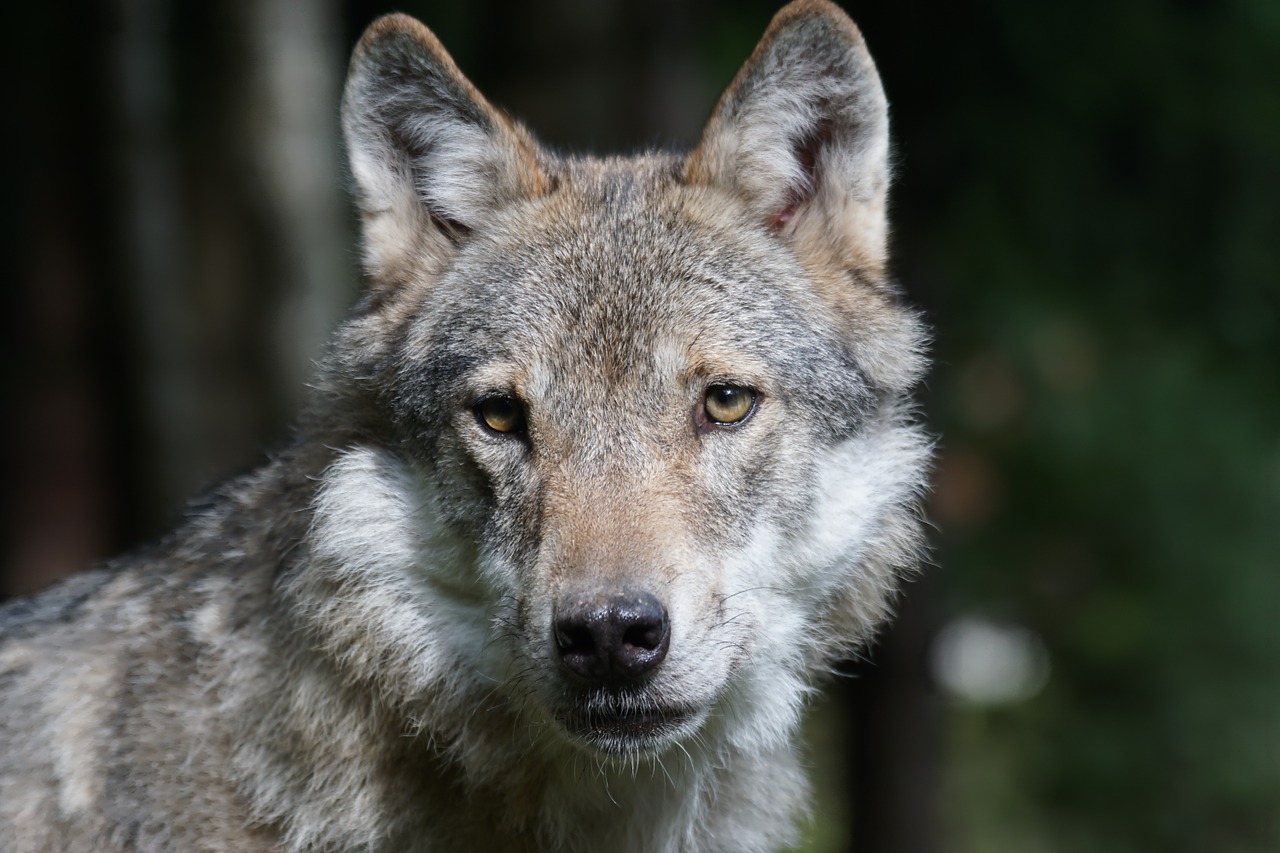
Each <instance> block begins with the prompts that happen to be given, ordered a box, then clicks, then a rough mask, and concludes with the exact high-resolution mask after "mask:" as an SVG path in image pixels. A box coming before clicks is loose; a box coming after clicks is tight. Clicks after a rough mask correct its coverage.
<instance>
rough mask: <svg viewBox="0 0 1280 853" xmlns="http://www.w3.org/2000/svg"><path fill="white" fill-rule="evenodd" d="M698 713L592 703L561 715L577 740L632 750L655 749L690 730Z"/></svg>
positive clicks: (608, 748) (686, 709) (613, 749)
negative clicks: (589, 705)
mask: <svg viewBox="0 0 1280 853" xmlns="http://www.w3.org/2000/svg"><path fill="white" fill-rule="evenodd" d="M700 717H701V715H700V714H699V712H698V710H697V709H695V708H689V707H679V706H676V707H664V706H659V705H650V704H645V705H634V704H631V703H628V704H625V705H624V704H622V703H617V702H612V703H608V704H604V703H601V704H599V705H597V704H596V703H591V707H587V708H582V709H580V710H578V711H576V712H574V713H570V714H568V715H566V716H564V717H563V718H562V722H563V724H564V727H565V728H566V729H567V730H568V731H569V733H570V734H572V735H573V736H574V737H576V738H577V739H579V740H581V741H583V742H585V743H586V744H588V745H589V746H592V747H595V748H596V749H599V750H601V751H603V752H611V753H619V754H622V753H632V752H642V751H648V750H653V749H658V748H660V747H662V746H665V745H666V744H668V743H670V742H672V741H674V740H676V739H677V738H679V737H680V736H681V735H684V734H687V733H689V732H691V731H692V730H693V729H694V728H695V727H696V726H697V724H698V721H699V718H700Z"/></svg>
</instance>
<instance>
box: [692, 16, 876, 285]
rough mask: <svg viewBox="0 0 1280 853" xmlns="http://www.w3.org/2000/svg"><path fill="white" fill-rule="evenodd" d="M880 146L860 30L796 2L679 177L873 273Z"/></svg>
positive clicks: (872, 71)
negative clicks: (723, 194)
mask: <svg viewBox="0 0 1280 853" xmlns="http://www.w3.org/2000/svg"><path fill="white" fill-rule="evenodd" d="M888 149H889V120H888V105H887V103H886V101H885V96H884V90H883V89H882V88H881V85H880V76H879V74H877V73H876V68H875V64H874V63H873V62H872V61H871V55H870V54H869V53H867V49H866V47H865V45H864V44H863V41H862V35H861V34H860V33H859V32H858V28H857V27H856V26H855V25H854V23H853V21H851V20H849V17H848V16H847V15H846V14H845V13H844V12H843V11H841V10H840V9H839V8H837V7H836V6H834V5H833V4H831V3H829V2H826V0H796V2H793V3H791V4H789V5H788V6H786V7H784V8H783V9H782V10H781V11H780V12H778V14H777V15H776V16H775V17H774V19H773V22H772V23H771V24H770V25H769V29H768V30H766V31H765V34H764V37H763V38H762V39H761V41H760V44H759V45H758V46H757V47H756V49H755V52H754V53H752V55H751V57H750V58H749V59H748V60H747V62H746V63H745V64H744V65H743V67H742V69H741V70H740V71H739V72H738V74H737V76H736V77H735V78H734V80H733V82H732V83H731V84H730V85H729V88H728V89H727V90H726V91H725V93H724V94H723V95H722V96H721V98H720V102H719V103H718V104H717V105H716V109H715V112H714V113H713V114H712V117H711V120H710V122H709V123H708V124H707V128H706V130H705V131H704V132H703V135H702V141H701V142H700V143H699V145H698V147H697V149H696V150H695V151H694V152H693V154H692V155H690V158H689V160H688V161H687V163H686V166H685V179H686V180H687V181H689V182H691V183H697V184H704V185H709V186H716V187H720V188H722V189H725V190H728V191H730V192H734V193H736V194H738V195H739V196H740V197H742V198H743V199H744V200H745V201H746V203H747V204H748V206H749V208H750V209H751V210H752V211H753V212H754V213H756V214H757V215H758V216H759V217H760V219H761V220H763V221H764V222H765V223H767V225H768V226H769V227H771V228H773V229H774V230H775V231H777V232H778V233H779V234H781V235H782V236H783V237H784V238H785V239H788V240H790V241H791V242H792V243H793V244H794V245H797V247H798V248H800V249H801V250H802V251H805V250H814V251H818V250H821V251H825V252H830V251H832V250H834V251H836V252H837V253H838V255H839V260H840V261H841V262H843V263H847V264H854V265H857V266H859V267H861V268H863V269H864V270H866V271H867V272H870V273H873V274H878V273H880V272H882V271H883V268H884V264H885V249H886V247H885V240H886V224H885V203H886V197H887V192H888V185H889V164H888Z"/></svg>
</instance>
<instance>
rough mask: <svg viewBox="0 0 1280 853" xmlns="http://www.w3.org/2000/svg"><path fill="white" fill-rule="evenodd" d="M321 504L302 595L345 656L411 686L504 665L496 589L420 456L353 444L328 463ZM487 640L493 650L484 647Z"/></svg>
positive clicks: (407, 691)
mask: <svg viewBox="0 0 1280 853" xmlns="http://www.w3.org/2000/svg"><path fill="white" fill-rule="evenodd" d="M312 511H313V522H312V529H311V536H310V540H311V543H312V544H311V548H312V559H313V563H314V565H313V567H312V569H311V570H309V571H307V572H304V573H301V574H300V575H299V576H298V577H296V578H294V579H293V583H294V585H295V587H296V586H299V585H301V586H306V587H308V588H309V589H306V590H303V589H295V591H296V592H298V593H301V594H298V595H296V596H295V598H294V600H295V601H299V602H305V604H302V605H300V609H301V611H302V612H301V615H302V617H303V619H304V621H305V622H306V623H307V624H308V625H309V626H311V627H312V628H313V630H315V631H316V633H317V634H318V635H319V639H320V640H321V643H322V646H323V647H324V648H325V649H326V650H327V651H328V652H329V653H330V654H332V655H333V656H334V657H335V658H336V659H337V660H338V661H339V663H340V664H342V665H343V667H344V668H346V669H348V670H349V671H352V672H359V673H364V674H368V673H374V674H375V675H374V677H375V679H376V680H377V681H378V682H379V683H380V685H381V686H382V687H383V688H384V690H385V691H386V692H387V694H388V695H390V696H398V697H401V698H411V697H415V696H421V695H422V694H423V693H424V692H426V691H427V690H431V691H432V692H437V691H439V690H440V688H441V687H444V688H446V690H447V692H456V691H458V690H461V689H464V688H465V686H466V682H468V681H474V680H476V679H480V680H483V681H488V680H489V679H492V678H494V677H496V675H497V670H498V668H499V667H500V663H499V662H498V661H496V660H493V659H492V658H494V657H495V656H496V650H493V649H491V646H492V645H493V644H491V643H489V642H488V640H489V637H490V628H491V625H492V613H491V610H492V605H491V603H490V602H491V601H492V600H493V595H492V593H491V592H490V591H488V590H486V589H485V588H483V586H482V584H481V582H480V579H479V577H478V575H477V573H476V570H475V566H476V560H477V558H476V554H475V549H474V548H473V547H472V546H471V545H470V543H468V542H466V541H464V540H463V539H462V538H461V537H460V536H459V535H457V534H456V533H454V532H453V531H452V530H450V529H449V528H448V527H446V526H445V525H444V524H443V523H442V522H441V521H440V519H441V512H440V509H439V507H438V506H437V505H436V499H435V498H434V497H433V496H432V494H431V492H430V490H429V489H428V488H427V487H426V485H425V484H424V483H423V481H422V480H421V479H420V478H419V477H418V476H417V475H416V474H415V473H414V471H413V470H412V469H411V468H410V466H409V465H408V464H406V463H405V462H404V461H403V460H401V459H399V458H398V457H396V456H394V455H393V454H391V453H389V452H387V451H384V450H379V449H374V448H369V447H357V448H354V449H351V450H348V451H346V452H345V453H344V454H343V455H342V456H341V457H340V458H339V459H338V460H337V461H336V462H335V463H334V464H333V465H332V466H330V468H329V469H328V470H327V471H326V472H325V474H324V476H323V484H322V486H321V488H320V490H319V492H318V493H317V496H316V499H315V501H314V503H313V506H312ZM476 649H490V650H491V651H490V653H488V654H487V655H486V656H485V657H482V658H479V659H478V658H477V657H476V654H475V650H476ZM461 661H466V662H467V665H466V666H465V667H464V666H461V665H460V662H461ZM489 668H493V669H494V670H495V671H494V672H486V670H487V669H489Z"/></svg>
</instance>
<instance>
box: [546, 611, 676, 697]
mask: <svg viewBox="0 0 1280 853" xmlns="http://www.w3.org/2000/svg"><path fill="white" fill-rule="evenodd" d="M552 631H553V634H554V639H555V646H556V651H557V653H558V654H559V655H560V660H561V661H562V662H563V663H564V665H565V667H566V668H567V669H568V670H569V671H570V672H572V673H573V674H574V675H576V676H579V677H580V678H585V679H587V680H588V681H593V682H597V683H602V684H620V683H625V682H628V681H636V680H638V679H640V678H643V677H644V676H645V675H647V674H648V673H650V672H652V671H653V670H654V669H656V668H657V667H658V665H659V664H661V663H662V660H663V658H665V657H666V656H667V648H668V647H669V646H670V645H671V622H670V620H669V619H668V618H667V608H666V607H664V606H663V605H662V602H660V601H659V600H658V599H657V597H656V596H654V595H653V594H651V593H648V592H601V593H594V594H575V595H568V596H565V597H564V598H562V599H561V601H560V603H559V605H558V606H557V607H556V611H555V615H554V618H553V627H552Z"/></svg>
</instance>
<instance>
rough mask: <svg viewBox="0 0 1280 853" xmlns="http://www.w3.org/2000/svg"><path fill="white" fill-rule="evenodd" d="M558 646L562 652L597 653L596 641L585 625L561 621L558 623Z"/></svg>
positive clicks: (564, 653) (563, 653) (566, 653)
mask: <svg viewBox="0 0 1280 853" xmlns="http://www.w3.org/2000/svg"><path fill="white" fill-rule="evenodd" d="M556 646H557V647H558V648H559V649H560V654H562V655H568V654H576V655H591V654H595V650H596V641H595V638H594V637H592V636H591V630H590V629H589V628H587V626H585V625H578V624H572V623H566V622H561V623H559V624H557V625H556Z"/></svg>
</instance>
